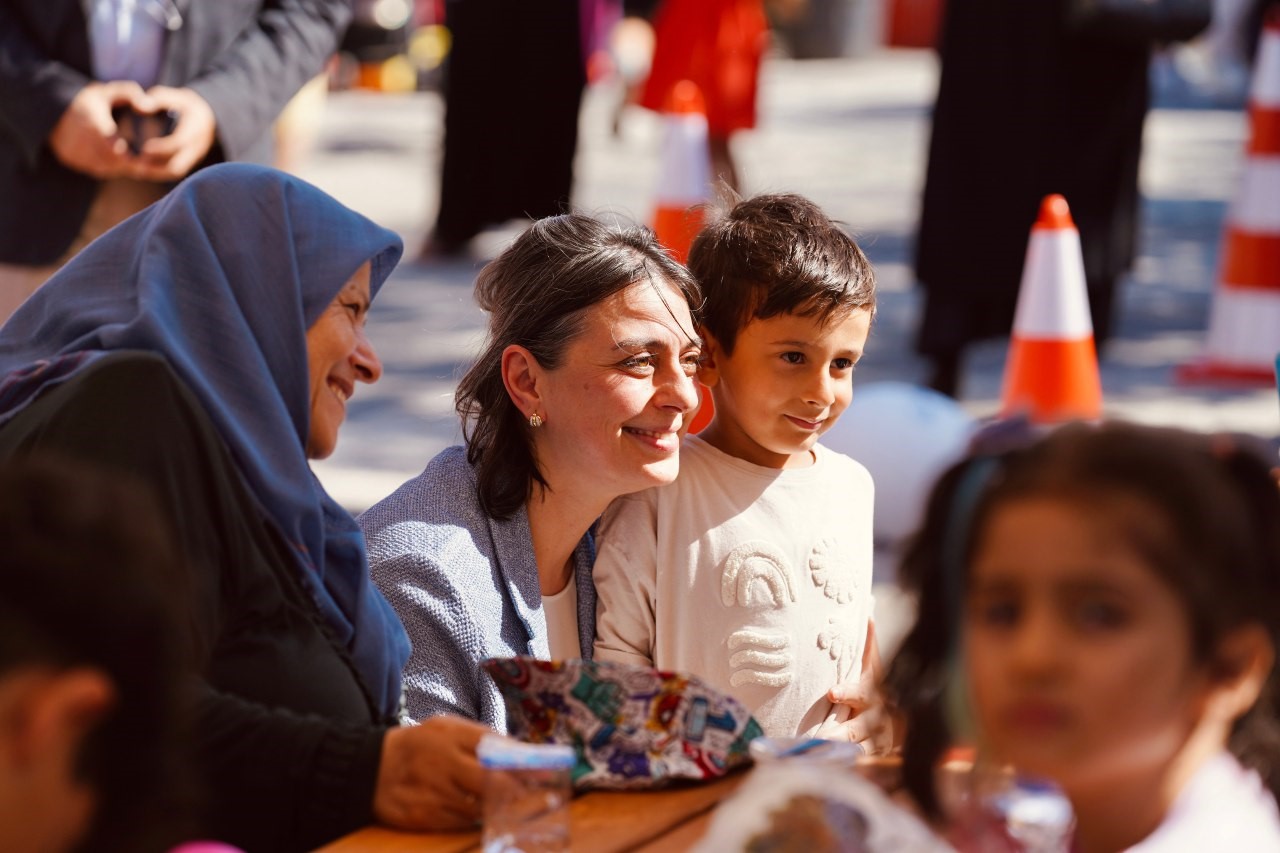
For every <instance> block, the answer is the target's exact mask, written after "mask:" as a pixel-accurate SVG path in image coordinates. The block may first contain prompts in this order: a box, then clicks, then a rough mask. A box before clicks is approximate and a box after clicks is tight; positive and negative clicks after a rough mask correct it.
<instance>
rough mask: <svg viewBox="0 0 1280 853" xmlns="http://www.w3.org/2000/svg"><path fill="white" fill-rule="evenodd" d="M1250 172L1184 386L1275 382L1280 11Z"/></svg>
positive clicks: (1253, 120)
mask: <svg viewBox="0 0 1280 853" xmlns="http://www.w3.org/2000/svg"><path fill="white" fill-rule="evenodd" d="M1249 124H1250V128H1251V129H1250V134H1249V145H1248V148H1247V149H1246V152H1245V167H1244V174H1243V175H1242V176H1241V180H1240V188H1239V189H1238V190H1237V191H1236V195H1235V198H1233V199H1232V201H1231V207H1230V208H1229V209H1228V211H1227V224H1226V228H1225V229H1224V230H1225V233H1224V234H1223V238H1222V260H1221V263H1220V266H1219V272H1218V286H1217V289H1216V290H1215V291H1214V295H1213V305H1212V307H1211V308H1210V311H1209V333H1208V335H1207V337H1206V338H1205V345H1204V351H1203V352H1202V353H1201V357H1200V360H1199V361H1198V362H1195V363H1192V364H1187V365H1183V366H1182V367H1180V368H1179V370H1178V373H1177V377H1178V379H1179V380H1180V381H1182V382H1208V383H1226V384H1247V385H1253V384H1269V383H1271V382H1274V381H1275V373H1274V370H1275V359H1276V353H1280V10H1273V11H1272V13H1271V15H1270V17H1269V18H1268V19H1267V23H1266V26H1265V27H1264V28H1263V30H1262V39H1261V42H1260V44H1259V46H1258V54H1257V57H1256V59H1255V60H1254V71H1253V82H1252V84H1251V88H1250V92H1249Z"/></svg>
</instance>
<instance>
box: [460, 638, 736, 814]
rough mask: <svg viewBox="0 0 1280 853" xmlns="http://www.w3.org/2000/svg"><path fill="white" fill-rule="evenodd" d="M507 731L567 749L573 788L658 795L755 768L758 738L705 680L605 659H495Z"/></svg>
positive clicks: (488, 666)
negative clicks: (676, 783) (685, 782)
mask: <svg viewBox="0 0 1280 853" xmlns="http://www.w3.org/2000/svg"><path fill="white" fill-rule="evenodd" d="M482 666H483V668H484V670H485V671H486V672H488V673H489V675H491V676H492V677H493V680H494V681H495V682H497V684H498V689H499V690H501V691H502V695H503V698H504V699H505V700H506V704H507V726H508V728H509V729H510V734H511V735H512V736H513V737H516V738H519V739H520V740H524V741H529V742H530V743H562V744H568V745H570V746H572V747H574V749H576V750H577V753H578V762H577V764H576V766H575V767H574V769H573V783H574V787H576V788H580V789H582V788H654V787H658V786H660V785H663V784H665V783H667V782H669V781H671V780H673V779H714V778H718V777H720V776H723V775H724V774H725V773H727V772H729V771H730V770H732V769H733V768H734V767H737V766H739V765H742V764H747V763H749V762H750V760H751V759H750V758H749V756H748V754H747V744H749V743H750V742H751V741H752V740H753V739H754V738H757V737H759V736H760V735H761V730H760V724H759V723H757V722H756V721H755V720H754V719H753V718H752V717H751V714H749V713H748V712H747V709H746V708H744V707H743V706H742V703H740V702H738V700H736V699H734V698H732V697H730V696H727V695H725V694H724V693H721V692H720V691H718V690H716V689H715V688H713V687H710V686H709V685H707V684H705V683H704V682H703V681H701V680H700V679H698V678H696V677H694V676H691V675H684V674H681V673H675V672H663V671H661V670H657V669H651V668H648V667H641V666H632V665H629V664H618V663H604V662H600V661H582V660H570V661H544V660H536V659H534V658H530V657H515V658H491V659H489V660H487V661H485V662H484V663H483V664H482Z"/></svg>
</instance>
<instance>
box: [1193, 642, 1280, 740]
mask: <svg viewBox="0 0 1280 853" xmlns="http://www.w3.org/2000/svg"><path fill="white" fill-rule="evenodd" d="M1275 661H1276V649H1275V646H1274V645H1273V644H1272V642H1271V635H1270V634H1269V633H1268V632H1267V629H1266V628H1264V627H1263V626H1262V625H1258V624H1252V625H1245V626H1244V627H1241V628H1236V629H1235V630H1234V631H1231V632H1230V633H1228V634H1227V635H1226V636H1225V637H1223V638H1222V640H1221V641H1219V643H1218V648H1217V649H1216V650H1215V652H1214V657H1213V662H1212V665H1211V667H1212V668H1211V669H1210V676H1211V678H1212V686H1211V688H1210V689H1211V691H1212V694H1211V697H1210V700H1209V713H1210V714H1211V715H1212V716H1215V717H1217V718H1219V719H1220V720H1221V721H1222V722H1224V723H1226V724H1227V725H1230V724H1231V723H1233V722H1235V721H1236V720H1238V719H1239V718H1240V717H1243V716H1244V715H1245V714H1247V713H1248V712H1249V709H1250V708H1252V707H1253V705H1254V703H1255V702H1257V701H1258V696H1259V694H1260V693H1261V692H1262V689H1263V687H1265V686H1266V683H1267V679H1268V678H1270V676H1271V668H1272V667H1273V666H1275Z"/></svg>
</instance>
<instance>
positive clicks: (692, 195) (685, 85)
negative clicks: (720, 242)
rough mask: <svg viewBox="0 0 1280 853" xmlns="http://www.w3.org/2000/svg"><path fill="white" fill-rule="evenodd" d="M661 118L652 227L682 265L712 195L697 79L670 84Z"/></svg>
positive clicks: (703, 107)
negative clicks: (659, 161) (656, 187)
mask: <svg viewBox="0 0 1280 853" xmlns="http://www.w3.org/2000/svg"><path fill="white" fill-rule="evenodd" d="M662 120H663V124H664V125H665V129H664V133H663V138H662V161H661V168H662V172H661V176H660V177H659V179H658V204H657V209H656V210H655V212H654V215H653V231H654V233H655V234H657V235H658V242H660V243H661V244H662V245H663V246H665V247H666V248H667V251H669V252H670V253H671V254H672V256H673V257H674V258H675V259H676V260H677V261H679V262H680V263H682V264H683V263H684V262H685V261H686V260H688V258H689V247H690V246H691V245H692V244H693V238H694V237H696V236H698V232H699V231H700V230H701V229H702V224H703V220H704V214H703V206H704V205H705V204H706V203H707V202H708V201H709V200H710V199H711V153H710V151H711V149H710V147H709V145H708V143H707V105H706V101H705V100H703V97H702V92H701V90H699V89H698V86H697V84H696V83H694V82H693V81H691V80H681V81H680V82H679V83H677V84H676V85H675V86H674V87H673V88H672V90H671V94H670V95H669V96H668V97H667V104H666V109H665V110H664V111H663V114H662Z"/></svg>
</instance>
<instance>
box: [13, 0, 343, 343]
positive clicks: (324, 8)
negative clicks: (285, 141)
mask: <svg viewBox="0 0 1280 853" xmlns="http://www.w3.org/2000/svg"><path fill="white" fill-rule="evenodd" d="M127 7H133V8H134V9H135V10H136V11H133V12H132V13H131V12H130V11H129V10H128V8H127ZM131 14H132V17H130V15H131ZM350 16H351V10H350V2H349V0H235V2H230V0H216V2H215V1H214V0H138V2H137V3H136V4H129V3H119V2H113V1H112V0H6V2H5V3H3V4H0V197H2V198H3V199H4V203H3V204H0V322H3V320H4V319H6V318H7V317H8V316H9V314H11V313H12V312H13V310H14V309H16V308H17V306H18V304H19V303H21V301H22V300H23V299H25V298H26V296H28V295H29V294H30V293H31V292H32V291H34V290H35V288H36V287H38V286H39V285H40V284H41V283H42V282H43V281H44V280H45V279H46V278H48V276H49V275H50V274H52V272H53V271H54V270H56V269H57V268H58V267H59V266H61V265H62V264H63V263H65V262H66V261H67V260H68V259H69V258H70V257H71V255H73V254H74V253H75V252H76V251H78V250H79V249H80V248H83V246H84V245H85V244H87V243H88V242H89V240H91V239H92V238H93V237H95V236H97V235H98V234H100V233H101V232H102V231H105V230H106V229H107V228H109V227H111V226H112V225H114V224H115V223H117V222H119V221H121V220H123V219H125V218H126V217H128V216H130V215H132V214H133V213H135V212H137V211H138V210H140V209H141V208H143V207H145V206H146V205H147V204H149V203H151V202H152V201H155V200H156V199H158V198H159V197H160V196H162V195H163V194H164V193H165V192H166V191H167V190H168V189H169V187H171V186H172V184H173V183H174V182H176V181H179V180H181V179H182V178H184V177H185V176H186V175H188V174H189V173H190V172H192V171H193V170H195V169H197V168H199V167H201V166H203V165H207V164H209V163H215V162H220V161H223V160H260V161H263V162H266V161H267V160H268V159H269V157H270V144H269V143H270V140H269V138H268V137H269V134H268V133H267V131H268V130H269V127H270V125H271V123H272V121H273V120H274V119H275V117H276V115H277V114H278V113H279V112H280V110H281V109H282V108H283V107H284V105H285V103H286V102H288V100H289V98H290V97H291V96H292V95H293V94H294V93H295V92H296V91H297V90H298V89H299V88H301V86H302V85H303V84H304V83H306V82H307V81H308V80H309V79H311V78H312V77H314V76H315V75H316V73H317V72H319V71H320V70H321V68H322V67H323V65H324V63H325V62H326V60H327V59H328V57H329V56H330V55H331V54H332V53H333V52H334V50H335V48H336V45H337V43H338V40H339V39H340V38H341V36H342V33H343V32H344V31H345V29H346V26H347V24H348V22H349V20H350ZM104 19H105V20H106V21H107V23H106V28H105V30H104V28H103V25H102V24H103V20H104ZM117 24H118V26H113V25H117ZM117 31H119V32H126V33H130V34H131V35H126V36H125V37H124V38H123V39H122V41H121V44H120V45H119V46H118V49H117V52H118V53H124V54H129V53H134V54H138V53H141V54H143V55H144V57H143V58H144V60H145V59H146V57H145V54H147V53H148V52H149V53H151V54H152V55H151V57H150V66H149V67H146V63H145V61H144V67H146V71H145V73H144V74H142V75H140V76H143V77H147V78H150V79H147V80H144V81H143V82H142V83H139V82H138V81H137V80H136V79H99V75H98V74H97V73H96V69H95V65H97V64H100V58H101V55H102V54H101V50H102V47H103V45H102V44H97V43H96V41H95V36H102V35H103V33H104V32H106V33H109V34H112V35H114V33H115V32H117ZM105 40H106V39H105V38H103V39H100V41H105ZM95 53H96V54H98V56H97V57H95ZM115 107H127V108H129V109H131V110H132V111H133V112H135V113H139V114H149V115H163V114H164V113H165V112H166V111H168V110H172V111H173V112H174V113H175V114H176V122H175V123H174V125H173V127H172V131H171V132H170V133H168V134H167V135H164V136H156V137H154V138H150V139H148V140H145V141H142V144H141V145H140V147H139V149H138V150H137V152H136V153H135V152H134V151H131V150H130V148H129V145H128V143H127V142H126V141H125V139H124V138H122V132H123V131H127V130H128V129H129V127H126V126H125V125H126V123H125V122H124V121H123V120H122V121H121V122H120V123H119V124H117V121H116V120H115V119H114V118H113V117H112V109H113V108H115Z"/></svg>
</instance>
